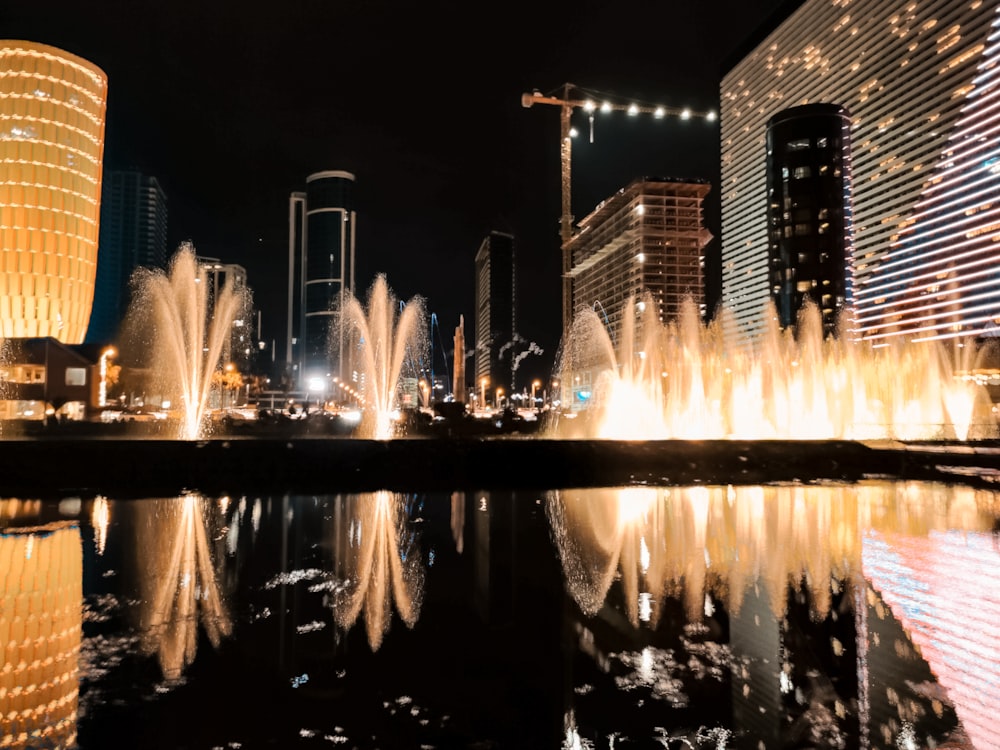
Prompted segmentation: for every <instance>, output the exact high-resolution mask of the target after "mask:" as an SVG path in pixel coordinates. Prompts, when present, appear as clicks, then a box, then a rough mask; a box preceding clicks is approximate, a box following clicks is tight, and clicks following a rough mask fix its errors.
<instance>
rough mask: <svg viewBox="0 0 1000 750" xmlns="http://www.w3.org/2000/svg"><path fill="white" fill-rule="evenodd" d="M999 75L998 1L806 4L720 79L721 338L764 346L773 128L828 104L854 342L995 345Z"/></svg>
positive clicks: (999, 296)
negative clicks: (843, 160)
mask: <svg viewBox="0 0 1000 750" xmlns="http://www.w3.org/2000/svg"><path fill="white" fill-rule="evenodd" d="M998 62H1000V2H998V0H984V1H980V0H976V1H974V2H973V1H970V2H955V1H954V0H928V2H921V3H913V2H910V1H909V0H901V1H896V0H853V1H852V2H845V0H805V2H803V3H802V4H801V5H799V6H798V7H797V8H796V9H795V10H794V11H792V12H791V13H790V14H789V15H788V16H787V17H786V18H785V19H784V20H783V21H781V22H780V23H779V24H778V25H777V27H776V28H774V29H773V30H771V31H770V32H769V33H768V34H767V35H766V36H765V37H764V38H763V40H762V41H761V42H759V43H758V44H757V45H756V46H755V47H754V48H753V49H752V50H750V51H749V52H748V53H747V54H745V55H744V56H743V57H742V58H741V59H739V60H738V62H736V63H735V64H734V65H733V66H732V67H731V68H730V69H729V70H728V71H727V72H726V73H725V74H724V76H723V79H722V85H721V112H720V115H721V139H722V142H721V149H722V185H721V201H722V302H723V305H724V306H725V307H726V308H728V309H729V311H730V312H731V313H732V318H731V320H732V321H733V322H732V323H731V328H732V330H730V331H729V333H731V334H734V335H736V336H738V337H739V338H740V339H742V340H746V339H748V338H749V339H752V338H753V337H754V336H755V335H756V334H757V333H759V332H760V331H761V330H762V328H763V323H764V316H765V314H766V311H767V309H768V301H769V296H770V294H771V285H770V283H769V281H770V279H769V273H768V260H769V254H768V240H769V235H768V221H769V210H768V195H767V150H766V137H767V123H768V120H769V119H771V118H772V117H774V115H775V114H777V113H779V112H781V111H782V110H786V109H788V108H791V107H795V106H799V105H805V104H812V103H819V102H822V103H827V104H832V105H838V106H840V107H842V108H844V109H845V110H846V111H847V112H849V113H850V117H851V133H850V138H851V142H852V148H851V172H852V187H853V191H852V193H853V201H852V204H853V212H854V213H853V226H854V233H853V253H852V254H853V272H852V275H853V278H852V279H851V282H850V286H852V287H853V307H854V324H853V325H854V326H855V329H854V331H853V335H857V336H861V337H865V338H868V339H872V340H873V342H874V343H882V342H887V341H890V340H892V339H893V338H895V337H905V338H908V339H913V340H930V339H943V338H950V337H958V336H976V335H995V333H994V332H995V330H996V327H997V325H998V324H1000V283H998V282H1000V256H998V254H997V247H998V244H997V243H998V242H1000V116H998V114H997V112H998V110H1000V85H998V82H1000V68H998V65H997V64H998ZM849 273H851V272H850V271H849Z"/></svg>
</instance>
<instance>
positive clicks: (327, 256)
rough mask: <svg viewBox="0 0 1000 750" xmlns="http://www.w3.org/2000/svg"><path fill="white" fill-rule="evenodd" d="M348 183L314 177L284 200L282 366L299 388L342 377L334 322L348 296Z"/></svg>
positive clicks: (343, 175) (342, 353)
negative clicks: (285, 255)
mask: <svg viewBox="0 0 1000 750" xmlns="http://www.w3.org/2000/svg"><path fill="white" fill-rule="evenodd" d="M354 182H355V178H354V175H353V174H352V173H350V172H344V171H340V170H331V171H325V172H316V173H314V174H311V175H309V177H308V178H306V190H305V192H295V193H292V195H291V199H290V201H289V207H288V213H289V217H288V219H289V234H288V331H287V335H288V338H287V345H286V346H287V348H286V367H287V368H288V370H289V371H290V375H291V377H292V378H293V380H294V381H295V382H297V383H299V384H304V383H305V382H306V381H307V380H309V379H311V378H316V377H320V378H330V377H341V378H342V377H343V373H342V372H340V369H341V367H342V366H343V361H344V359H345V357H347V352H346V350H345V345H346V341H345V340H344V339H343V337H342V336H340V335H339V334H338V332H337V331H336V330H335V327H334V323H335V321H336V310H337V305H338V303H339V301H340V299H341V298H342V296H343V295H344V294H354V246H355V223H356V212H355V203H354Z"/></svg>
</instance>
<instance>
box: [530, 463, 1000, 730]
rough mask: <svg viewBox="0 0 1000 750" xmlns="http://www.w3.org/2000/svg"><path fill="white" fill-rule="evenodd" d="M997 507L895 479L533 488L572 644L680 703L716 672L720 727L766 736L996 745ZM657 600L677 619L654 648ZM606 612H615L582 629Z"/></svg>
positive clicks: (602, 665) (650, 693)
mask: <svg viewBox="0 0 1000 750" xmlns="http://www.w3.org/2000/svg"><path fill="white" fill-rule="evenodd" d="M997 510H998V504H997V497H996V495H995V494H994V493H992V492H983V491H979V490H974V489H970V488H967V487H956V486H944V485H925V484H912V483H911V484H888V485H887V484H884V483H877V484H874V483H873V484H863V485H851V486H840V487H837V486H826V487H812V486H773V487H689V488H628V489H605V490H578V491H577V490H574V491H560V492H551V493H549V494H548V496H547V500H546V512H547V515H548V517H549V519H550V522H551V527H552V532H553V537H554V539H555V542H556V547H557V549H558V552H559V557H560V561H561V564H562V566H563V570H564V573H565V580H566V586H567V590H568V592H569V593H570V595H571V596H572V598H573V600H574V601H575V602H576V604H577V605H578V606H579V608H580V611H581V614H582V615H583V618H582V619H581V621H580V622H579V623H578V625H577V633H578V638H579V642H580V644H581V647H582V648H583V649H584V650H586V651H587V652H588V653H589V654H590V655H591V657H592V658H593V660H594V662H595V663H596V665H597V666H598V668H599V670H600V671H601V672H604V673H607V674H609V675H613V676H614V685H615V688H616V690H618V691H621V690H628V691H637V690H638V691H640V692H641V694H642V695H644V696H646V698H647V699H648V698H652V699H654V700H656V701H661V702H664V703H666V704H667V705H669V706H671V707H673V708H686V707H689V706H690V705H691V703H692V695H693V694H697V693H699V692H703V691H704V690H705V683H707V682H717V683H719V684H720V685H723V684H725V683H727V682H730V681H731V685H732V702H733V706H732V709H733V715H734V718H735V719H736V721H735V728H736V729H737V730H739V731H738V732H737V735H735V736H734V740H733V741H736V742H737V746H752V745H753V743H752V742H747V743H746V744H745V745H743V744H740V743H741V742H742V741H746V740H747V739H748V738H749V737H752V738H757V739H759V740H760V741H762V742H763V743H764V745H765V746H767V747H771V746H798V743H801V742H806V743H808V744H809V746H816V745H819V746H828V747H851V746H854V745H859V746H862V747H885V746H898V747H921V746H926V745H927V744H928V743H929V744H930V746H934V745H935V744H936V743H940V742H942V741H950V742H952V743H954V744H953V745H950V746H954V747H975V748H989V747H998V746H1000V730H998V729H996V728H995V727H994V726H991V723H992V724H995V722H991V721H990V717H991V716H993V715H995V713H996V712H997V711H998V710H1000V666H998V665H1000V585H998V584H1000V581H997V578H998V576H1000V550H998V543H997V537H996V534H995V533H990V532H992V531H993V530H994V529H995V524H996V520H995V519H996V516H997ZM675 602H677V603H678V604H679V605H680V606H681V608H682V611H683V620H682V621H681V622H683V628H682V631H681V633H680V634H678V633H677V631H676V626H674V627H672V628H671V629H670V630H669V633H670V636H669V637H666V641H667V643H668V644H669V646H668V645H665V644H662V643H658V639H663V638H664V631H663V629H662V628H661V627H660V625H661V619H663V618H664V617H667V616H670V617H674V618H675V617H676V613H675V612H674V609H673V606H672V605H673V604H674V603H675ZM615 611H621V612H623V613H624V614H625V616H626V617H627V622H628V628H625V629H624V630H623V628H622V627H621V626H618V627H617V628H616V630H617V631H618V633H617V634H616V635H612V634H608V633H605V637H604V638H602V637H601V636H600V633H601V630H602V627H605V628H606V626H607V622H608V621H609V620H612V619H613V618H614V615H613V614H612V613H613V612H615ZM629 629H631V631H632V632H631V634H629V633H628V630H629ZM727 631H728V633H727ZM642 632H646V633H647V634H648V635H647V636H642V635H641V633H642ZM623 633H624V634H625V635H627V638H625V642H624V643H623V642H622V637H623ZM817 636H818V639H817ZM602 641H603V642H602ZM612 644H615V645H612ZM618 646H621V647H620V648H619V647H618ZM591 689H592V686H590V685H586V686H583V690H582V693H583V694H588V693H590V691H591ZM578 692H581V691H579V690H578ZM583 702H586V701H585V700H584V701H583ZM575 715H576V712H569V713H568V714H567V718H566V722H565V723H566V737H567V740H566V745H567V746H572V745H573V743H574V742H575V741H576V740H575V739H574V738H579V737H580V736H581V734H580V729H579V727H578V726H577V721H576V718H575ZM730 729H731V727H726V726H714V727H713V726H712V725H711V724H709V723H706V724H704V725H701V726H699V727H698V728H697V729H696V730H690V731H687V732H681V733H679V734H678V733H675V734H673V735H669V734H664V735H663V736H662V737H661V741H663V742H664V743H665V744H667V746H671V745H670V744H669V743H671V742H675V741H676V742H678V743H680V744H678V745H677V746H698V744H699V743H701V742H703V741H705V739H706V737H707V735H706V732H710V731H711V732H716V735H717V736H718V733H720V732H722V733H728V732H729V731H730ZM741 735H742V736H743V740H742V741H740V740H739V737H740V736H741ZM935 738H936V739H935ZM718 746H720V747H728V746H730V745H729V744H728V742H723V744H721V745H718Z"/></svg>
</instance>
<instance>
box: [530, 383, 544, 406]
mask: <svg viewBox="0 0 1000 750" xmlns="http://www.w3.org/2000/svg"><path fill="white" fill-rule="evenodd" d="M541 384H542V381H541V380H532V381H531V408H532V409H534V408H536V407H535V391H537V390H538V388H539V386H541Z"/></svg>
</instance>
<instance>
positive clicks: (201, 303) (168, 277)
mask: <svg viewBox="0 0 1000 750" xmlns="http://www.w3.org/2000/svg"><path fill="white" fill-rule="evenodd" d="M133 283H134V285H135V289H136V297H135V303H134V304H133V306H132V309H131V310H130V311H129V316H128V318H129V319H128V324H129V326H130V327H131V328H133V329H134V330H135V332H134V333H133V335H138V336H139V337H141V338H142V339H143V341H142V344H143V346H141V347H139V349H141V350H143V351H146V352H147V353H148V356H149V357H150V360H151V361H150V362H149V363H148V366H149V367H150V369H151V371H152V372H153V373H155V377H156V379H157V381H158V383H157V385H158V386H159V387H160V389H161V392H162V393H164V394H169V395H170V397H171V399H172V401H171V403H173V404H175V406H176V410H177V411H178V412H179V413H180V415H181V416H180V435H179V436H180V437H181V438H184V439H189V440H190V439H195V438H198V437H200V436H201V435H202V433H203V431H204V430H205V422H206V416H207V413H208V405H209V394H210V392H211V389H212V376H213V374H214V373H215V372H216V370H217V369H219V368H220V367H221V366H222V364H223V363H222V358H223V355H224V354H225V351H226V346H227V344H228V343H229V341H230V336H231V335H232V329H233V323H234V321H235V320H236V318H237V316H238V314H239V312H240V311H241V309H242V308H243V306H244V305H245V304H246V302H247V292H245V291H244V290H241V289H234V288H231V286H230V284H228V283H227V284H225V285H223V286H222V287H221V289H219V290H218V293H217V294H216V296H215V298H214V299H213V298H211V296H210V292H211V290H210V288H209V286H210V285H209V283H208V275H207V273H206V271H205V270H204V269H203V268H201V267H199V264H198V261H197V257H196V255H195V250H194V246H193V245H191V244H190V243H184V244H182V245H181V246H180V249H179V250H178V251H177V253H176V254H175V255H174V257H173V258H172V259H171V262H170V268H169V271H168V272H167V273H164V272H163V271H161V270H159V269H150V268H142V269H139V271H137V272H136V275H135V277H134V279H133ZM173 399H176V400H173Z"/></svg>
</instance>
